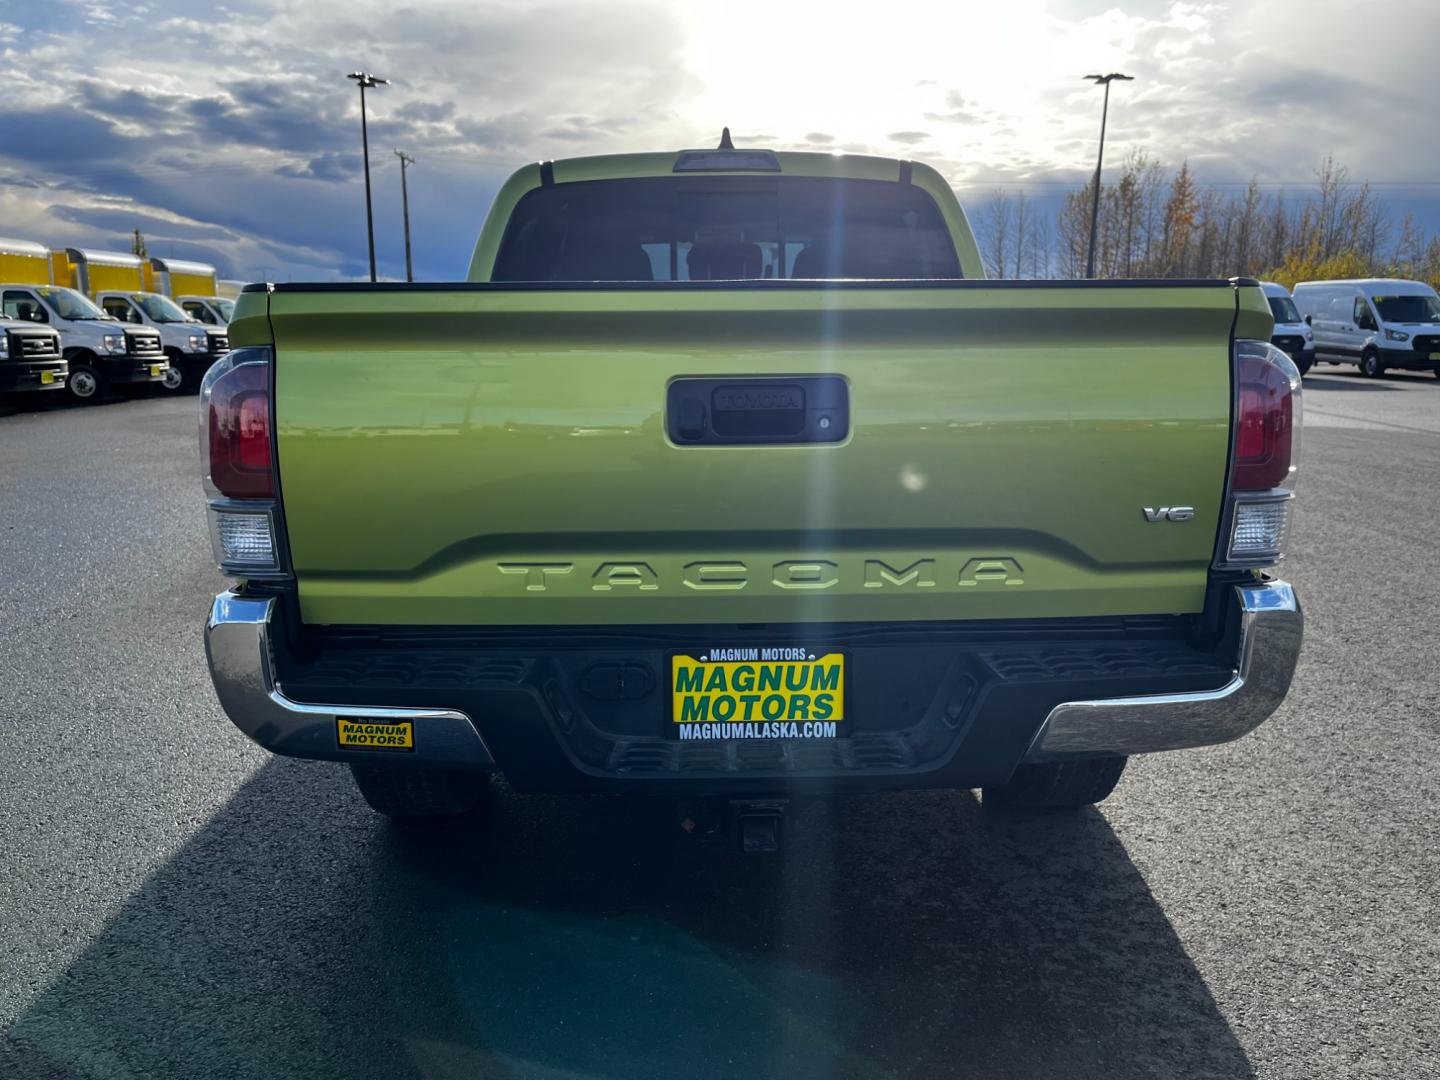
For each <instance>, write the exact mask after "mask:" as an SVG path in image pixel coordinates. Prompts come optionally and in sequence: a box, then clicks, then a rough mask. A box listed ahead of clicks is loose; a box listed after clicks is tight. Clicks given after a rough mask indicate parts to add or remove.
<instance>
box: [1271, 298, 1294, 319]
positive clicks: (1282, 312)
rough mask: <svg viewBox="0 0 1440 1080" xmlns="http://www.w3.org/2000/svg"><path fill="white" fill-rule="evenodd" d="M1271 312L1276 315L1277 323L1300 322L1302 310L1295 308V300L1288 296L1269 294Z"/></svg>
mask: <svg viewBox="0 0 1440 1080" xmlns="http://www.w3.org/2000/svg"><path fill="white" fill-rule="evenodd" d="M1266 299H1267V300H1269V301H1270V314H1272V315H1274V316H1275V321H1276V322H1277V323H1298V322H1300V312H1299V311H1297V310H1296V308H1295V301H1294V300H1291V299H1290V297H1288V296H1269V297H1266Z"/></svg>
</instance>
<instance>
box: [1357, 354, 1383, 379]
mask: <svg viewBox="0 0 1440 1080" xmlns="http://www.w3.org/2000/svg"><path fill="white" fill-rule="evenodd" d="M1360 374H1361V375H1364V376H1365V377H1366V378H1367V379H1379V378H1382V377H1384V375H1385V365H1384V364H1382V363H1381V362H1380V354H1379V353H1378V352H1376V351H1375V350H1374V349H1366V350H1365V352H1364V353H1363V354H1362V355H1361V357H1360Z"/></svg>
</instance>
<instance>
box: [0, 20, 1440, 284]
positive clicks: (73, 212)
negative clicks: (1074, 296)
mask: <svg viewBox="0 0 1440 1080" xmlns="http://www.w3.org/2000/svg"><path fill="white" fill-rule="evenodd" d="M1437 30H1440V3H1437V2H1435V0H1365V2H1360V3H1357V2H1356V0H1344V2H1342V0H1260V2H1254V0H1250V2H1244V3H1239V2H1237V3H1233V4H1223V3H1214V4H1210V3H1174V2H1167V0H1154V2H1144V0H1118V2H1101V0H1006V2H1005V3H1003V4H995V3H983V4H982V3H972V2H968V0H942V2H935V3H929V2H924V0H904V2H899V3H890V4H878V3H874V2H870V3H866V4H863V5H862V4H850V3H846V2H844V0H827V2H821V3H808V2H798V0H763V2H752V0H726V2H725V3H723V4H711V3H701V2H688V0H670V2H660V0H606V2H598V0H597V2H587V0H560V2H554V3H548V2H538V3H526V2H521V0H489V2H487V0H449V2H432V0H415V2H413V3H410V4H405V3H400V4H396V3H394V2H393V0H391V2H381V0H233V2H231V3H226V4H217V5H213V6H207V5H206V4H205V3H204V0H185V2H184V3H180V2H177V0H142V2H140V3H135V4H133V5H120V4H101V3H92V2H89V0H47V2H45V3H32V2H30V0H0V53H3V58H4V68H5V71H6V83H5V92H4V94H3V95H0V235H7V236H19V237H24V238H29V239H35V240H40V241H43V242H45V243H47V244H49V245H51V246H62V245H73V246H94V247H115V246H125V245H127V244H128V239H127V238H128V235H129V232H130V230H131V229H133V228H136V227H139V228H140V229H142V230H143V231H144V233H145V235H146V237H147V239H148V241H149V243H150V248H151V251H152V253H154V254H162V255H163V254H171V255H174V256H177V257H198V258H202V259H206V260H208V261H211V262H214V263H216V264H218V265H219V266H220V267H221V269H222V274H223V275H226V276H234V277H243V278H260V277H268V278H270V279H272V280H287V279H306V278H309V279H327V278H337V277H358V276H362V275H364V274H365V272H366V264H365V233H364V188H363V183H362V180H361V173H360V154H359V103H358V95H357V93H356V91H355V89H354V85H353V84H352V83H350V82H347V81H346V80H345V78H344V75H345V73H346V72H347V71H352V70H354V69H356V68H366V69H369V70H371V71H374V72H376V73H378V74H381V75H386V76H389V77H390V78H391V79H392V80H393V85H391V86H390V87H386V88H383V89H381V90H378V91H376V92H374V94H373V96H372V97H371V106H370V138H371V150H372V168H373V171H374V179H375V208H376V230H377V236H376V243H377V250H378V256H379V261H380V270H381V273H382V274H383V275H388V276H403V274H404V253H403V244H402V237H401V230H400V191H399V169H398V165H397V162H396V159H395V157H394V155H393V154H392V152H391V150H392V148H393V147H400V148H403V149H405V150H406V151H408V152H409V153H411V154H412V155H414V156H415V157H416V158H417V159H419V164H418V165H417V166H416V167H415V168H414V169H412V170H411V172H410V197H411V219H412V230H413V238H414V244H415V263H416V276H417V277H419V278H428V279H445V278H455V277H459V276H462V275H463V273H464V269H465V266H466V263H467V261H468V258H469V252H470V246H471V244H472V243H473V240H474V236H475V233H476V231H477V229H478V228H479V225H480V222H481V219H482V218H483V217H484V214H485V210H486V208H487V207H488V206H489V203H490V200H491V197H492V195H493V194H494V192H495V190H496V188H497V187H498V186H499V184H500V183H501V182H502V181H503V180H504V178H505V176H506V175H507V174H508V172H509V171H510V170H512V169H513V168H515V167H516V166H517V165H520V164H523V163H524V162H526V161H533V160H537V159H542V158H553V157H566V156H573V155H578V154H591V153H606V152H614V151H627V150H650V149H664V148H680V147H687V146H705V145H713V142H714V140H715V138H716V136H717V135H718V133H719V130H720V128H721V126H722V125H725V124H728V125H729V126H730V127H731V129H732V131H734V132H735V134H736V136H737V142H741V143H742V144H743V143H749V144H751V145H764V146H773V147H792V148H793V147H811V148H823V149H832V150H855V151H866V152H872V153H882V154H889V155H895V156H906V157H915V158H922V159H924V160H927V161H930V162H932V163H934V164H935V165H936V166H937V167H939V168H940V169H941V170H942V171H943V172H944V173H945V174H946V175H947V176H948V177H949V179H950V181H951V182H952V183H953V184H954V185H955V186H956V188H957V190H958V191H959V192H960V195H961V198H962V199H964V200H965V201H966V202H967V204H968V205H971V206H979V205H983V202H984V200H985V199H986V197H987V196H988V195H989V194H990V193H992V192H993V191H994V190H995V189H996V187H997V186H998V185H1002V184H1003V185H1006V186H1008V187H1010V188H1012V189H1015V190H1019V188H1021V187H1024V188H1025V190H1027V191H1028V192H1030V193H1031V194H1034V195H1039V196H1044V197H1048V198H1049V199H1051V200H1054V199H1057V198H1058V197H1059V196H1060V194H1062V193H1063V192H1064V191H1066V190H1068V189H1070V188H1071V187H1073V186H1077V185H1078V184H1079V183H1081V182H1083V179H1084V176H1085V174H1086V171H1087V170H1088V169H1091V168H1093V154H1094V146H1095V136H1096V128H1097V126H1098V117H1099V104H1100V102H1099V93H1100V92H1099V91H1098V90H1097V89H1095V88H1093V87H1090V86H1088V85H1086V84H1084V83H1083V82H1082V81H1081V76H1083V75H1084V74H1086V73H1087V72H1089V71H1092V70H1098V71H1110V70H1121V71H1125V72H1128V73H1130V74H1133V75H1134V76H1136V81H1135V82H1134V83H1129V84H1123V85H1122V84H1117V89H1116V90H1115V92H1114V95H1113V97H1112V111H1111V123H1110V129H1109V133H1108V138H1107V143H1106V147H1107V152H1106V156H1107V159H1109V160H1118V158H1119V156H1121V155H1123V154H1124V153H1125V151H1126V150H1127V149H1130V148H1132V147H1133V148H1141V149H1144V150H1146V151H1148V152H1149V153H1150V154H1152V155H1153V156H1155V157H1157V158H1158V159H1160V160H1161V161H1162V162H1164V163H1166V164H1175V165H1178V164H1179V162H1180V161H1182V160H1186V159H1188V160H1189V161H1190V163H1191V166H1192V168H1193V169H1194V170H1195V172H1196V173H1197V175H1198V176H1199V177H1200V178H1201V180H1202V181H1203V182H1205V183H1208V184H1213V185H1222V186H1223V185H1235V184H1238V183H1239V182H1241V181H1243V180H1244V179H1246V178H1248V177H1250V176H1251V175H1257V176H1259V177H1260V179H1261V180H1262V181H1265V182H1266V183H1268V184H1271V185H1274V186H1277V187H1278V186H1280V185H1289V186H1291V187H1292V188H1294V189H1295V190H1297V191H1298V190H1299V189H1300V188H1301V187H1303V185H1304V184H1305V183H1306V182H1307V181H1308V180H1309V179H1310V178H1311V177H1312V176H1313V173H1314V171H1315V169H1316V167H1317V165H1318V164H1319V162H1320V160H1321V159H1322V158H1323V157H1324V156H1325V155H1327V154H1333V155H1335V156H1336V158H1337V159H1339V160H1340V161H1341V162H1342V163H1343V164H1346V165H1348V166H1349V168H1350V170H1351V172H1352V173H1353V174H1354V175H1356V176H1359V177H1363V178H1369V179H1370V180H1372V181H1374V182H1376V183H1377V185H1378V190H1379V191H1380V192H1381V193H1382V194H1383V195H1384V197H1385V199H1386V200H1387V201H1388V202H1389V203H1390V205H1391V206H1392V208H1393V209H1394V212H1395V213H1396V214H1397V215H1398V214H1400V213H1404V212H1409V211H1416V212H1417V213H1418V214H1419V215H1420V216H1421V217H1422V218H1423V219H1424V220H1425V221H1426V223H1427V224H1429V225H1430V226H1431V227H1432V228H1440V139H1437V138H1435V125H1434V114H1435V105H1434V102H1435V79H1434V60H1433V47H1434V43H1435V41H1436V39H1437V33H1436V31H1437ZM1362 38H1368V39H1369V41H1368V43H1366V44H1359V42H1360V41H1361V39H1362ZM1377 42H1382V43H1383V47H1378V46H1377V44H1376V43H1377Z"/></svg>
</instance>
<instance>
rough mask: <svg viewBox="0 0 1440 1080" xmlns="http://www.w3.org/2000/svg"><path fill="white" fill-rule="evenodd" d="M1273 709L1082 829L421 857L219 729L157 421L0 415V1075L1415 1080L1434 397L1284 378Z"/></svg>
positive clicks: (1427, 963)
mask: <svg viewBox="0 0 1440 1080" xmlns="http://www.w3.org/2000/svg"><path fill="white" fill-rule="evenodd" d="M1306 407H1307V416H1306V424H1305V433H1304V440H1305V449H1304V454H1305V457H1304V465H1303V472H1302V480H1301V502H1300V505H1299V510H1298V516H1297V525H1296V533H1295V537H1294V541H1293V544H1292V555H1291V557H1290V558H1289V559H1288V560H1287V561H1286V564H1285V568H1284V569H1285V574H1286V576H1287V577H1289V578H1290V579H1291V580H1292V581H1294V582H1295V584H1296V585H1297V587H1298V588H1299V589H1300V591H1301V596H1302V599H1303V601H1304V603H1305V604H1306V615H1307V627H1306V642H1305V652H1304V656H1303V658H1302V661H1301V666H1300V671H1299V673H1298V675H1297V679H1296V685H1295V688H1294V690H1293V691H1292V694H1291V697H1290V698H1289V700H1288V701H1287V703H1286V704H1285V705H1284V706H1283V707H1282V709H1281V710H1280V711H1279V712H1278V713H1277V714H1276V715H1275V716H1274V717H1273V718H1272V719H1271V720H1270V721H1269V722H1268V723H1267V724H1265V725H1264V726H1263V727H1261V728H1260V729H1259V731H1257V732H1256V733H1255V734H1253V735H1251V736H1249V737H1248V738H1245V739H1243V740H1241V741H1239V742H1236V743H1233V744H1230V745H1227V746H1223V747H1217V748H1212V749H1208V750H1201V751H1191V752H1185V753H1177V754H1169V755H1156V756H1153V757H1149V758H1145V759H1137V760H1135V761H1133V762H1132V763H1131V767H1130V769H1129V771H1128V772H1127V774H1126V777H1125V779H1124V780H1123V781H1122V783H1121V786H1120V788H1119V790H1118V791H1117V792H1116V794H1115V795H1114V796H1112V797H1111V799H1110V800H1108V801H1107V802H1105V803H1104V804H1103V805H1102V806H1101V807H1100V808H1099V809H1098V810H1095V811H1088V812H1084V813H1080V814H1077V815H1068V816H1065V815H1061V816H1051V817H1044V818H1039V819H1024V820H1016V819H1009V818H1004V817H1000V816H997V815H993V814H986V813H984V812H982V810H981V808H980V806H979V804H978V802H977V801H976V799H975V797H974V796H973V795H971V794H969V793H963V792H962V793H924V794H913V795H911V794H907V795H886V796H868V797H863V798H854V799H849V800H846V801H844V802H841V803H838V804H836V805H834V806H828V807H827V806H816V807H812V808H811V809H810V810H809V811H808V812H807V814H806V815H805V816H803V817H802V818H801V819H800V820H799V821H797V822H796V823H795V827H794V829H793V830H792V832H791V834H790V835H789V837H788V838H787V844H786V849H785V853H784V855H783V856H781V857H778V858H773V859H767V858H763V857H755V856H751V857H745V856H741V855H738V854H735V853H732V852H730V851H728V850H718V849H714V848H711V847H708V846H706V845H703V844H699V843H696V842H695V841H693V840H692V839H691V838H689V837H688V836H686V835H685V834H684V833H683V832H682V831H681V830H679V829H678V828H677V827H676V825H675V822H674V820H673V819H672V818H670V817H669V816H668V815H666V814H663V813H660V812H658V811H657V810H656V808H654V807H652V806H650V805H649V804H645V803H640V804H637V803H633V802H627V801H616V800H604V799H594V798H563V799H562V798H543V797H535V796H525V797H522V796H517V795H514V794H513V793H510V792H508V791H506V790H505V789H504V788H503V787H500V788H497V789H496V790H495V791H494V793H493V794H492V796H491V797H490V798H489V799H488V800H487V802H486V804H485V805H484V806H483V807H482V808H481V811H480V812H479V813H477V814H476V815H474V816H473V817H472V818H470V819H467V820H465V821H462V822H460V823H459V824H457V825H456V826H453V827H449V828H447V829H446V830H444V831H441V832H437V833H434V834H431V835H414V834H411V833H406V832H404V831H400V830H397V829H395V828H393V827H391V826H390V825H388V824H386V823H385V822H384V821H383V820H382V819H379V818H377V817H375V816H373V815H372V814H371V813H370V812H369V811H368V810H367V809H366V808H365V807H364V805H363V804H362V803H361V801H360V798H359V796H358V795H357V794H356V793H355V791H354V790H353V788H352V786H351V783H350V780H349V776H348V774H347V773H346V772H345V771H344V770H342V769H341V768H339V767H336V766H330V765H324V764H315V763H305V762H296V761H289V760H279V759H272V758H269V757H268V756H267V755H265V754H264V753H263V752H262V751H260V750H259V749H258V748H256V747H254V746H252V745H250V744H249V743H248V742H247V741H246V740H245V739H244V738H243V737H241V736H240V735H239V734H238V733H237V732H236V731H235V730H234V729H233V728H232V727H231V725H230V724H229V722H228V721H227V720H226V719H225V717H224V716H223V715H222V713H221V712H220V709H219V707H218V706H217V705H216V703H215V700H214V698H213V695H212V692H211V689H210V685H209V679H208V676H207V674H206V670H205V660H204V654H203V649H202V646H201V638H200V630H201V625H202V620H203V618H204V615H205V612H206V610H207V609H208V604H209V599H210V597H211V596H212V595H213V594H214V592H216V591H217V590H218V589H219V588H221V587H222V586H223V581H222V579H221V578H220V577H219V575H218V574H217V573H216V572H215V571H214V569H213V568H212V566H211V563H210V552H209V544H208V541H207V539H206V537H205V530H204V520H203V511H202V503H201V493H200V489H199V481H198V478H197V469H196V460H195V459H196V432H195V402H194V400H193V399H180V400H176V399H147V400H139V401H122V402H117V403H115V404H111V405H104V406H97V407H91V408H64V409H55V410H43V411H38V412H21V413H18V414H15V415H9V416H0V1032H3V1035H0V1077H5V1078H7V1080H9V1078H23V1080H30V1078H40V1077H46V1078H50V1077H55V1078H60V1077H65V1078H69V1077H86V1078H92V1077H93V1078H101V1077H104V1078H130V1077H187V1078H188V1077H211V1076H215V1077H228V1076H234V1077H291V1076H294V1077H306V1078H324V1077H340V1076H345V1077H427V1078H428V1077H433V1078H451V1077H457V1078H458V1077H467V1078H487V1080H488V1078H500V1077H506V1078H509V1077H524V1078H536V1080H578V1078H582V1077H585V1078H591V1077H593V1078H606V1080H609V1078H616V1080H619V1078H625V1080H635V1078H648V1077H686V1078H703V1077H770V1076H775V1077H780V1076H783V1077H822V1076H824V1077H850V1076H855V1077H861V1076H863V1077H916V1078H921V1077H951V1076H955V1077H972V1076H973V1077H1001V1078H1006V1077H1017V1078H1019V1077H1024V1078H1042V1077H1043V1078H1047V1080H1048V1078H1053V1077H1107V1078H1111V1077H1120V1078H1125V1077H1136V1078H1139V1077H1246V1076H1252V1075H1254V1076H1260V1077H1266V1078H1269V1077H1276V1078H1280V1077H1285V1078H1296V1080H1300V1078H1304V1080H1313V1078H1327V1080H1328V1078H1342V1077H1397V1078H1400V1077H1403V1078H1410V1077H1425V1076H1440V910H1437V908H1440V905H1437V901H1440V845H1437V841H1436V819H1437V810H1440V782H1437V777H1440V706H1437V688H1440V675H1437V670H1436V666H1437V665H1436V659H1435V656H1436V646H1435V642H1434V637H1435V635H1434V633H1433V628H1434V625H1435V612H1436V610H1437V602H1440V577H1437V572H1436V566H1437V563H1440V559H1437V555H1440V541H1437V532H1436V527H1437V513H1436V509H1437V498H1436V492H1435V489H1436V480H1437V478H1440V380H1437V379H1434V378H1431V377H1429V376H1395V377H1392V378H1389V379H1386V380H1384V381H1369V380H1363V379H1361V378H1359V377H1358V376H1356V375H1355V374H1353V369H1348V368H1347V369H1338V368H1326V367H1321V368H1319V369H1317V371H1316V372H1315V373H1314V374H1313V375H1312V376H1311V377H1310V378H1309V379H1308V380H1307V386H1306Z"/></svg>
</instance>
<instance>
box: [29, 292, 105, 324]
mask: <svg viewBox="0 0 1440 1080" xmlns="http://www.w3.org/2000/svg"><path fill="white" fill-rule="evenodd" d="M35 291H36V292H37V293H39V294H40V298H41V299H42V300H44V301H45V303H47V304H49V305H50V307H51V308H52V309H53V310H54V312H55V314H56V315H58V316H60V318H62V319H109V318H110V316H109V315H106V314H105V312H103V311H101V310H100V309H99V308H98V307H96V306H95V305H94V304H93V303H92V302H91V301H90V298H89V297H88V296H85V295H84V294H83V293H78V292H76V291H75V290H74V289H65V288H55V287H53V286H52V287H50V288H46V289H36V290H35Z"/></svg>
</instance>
